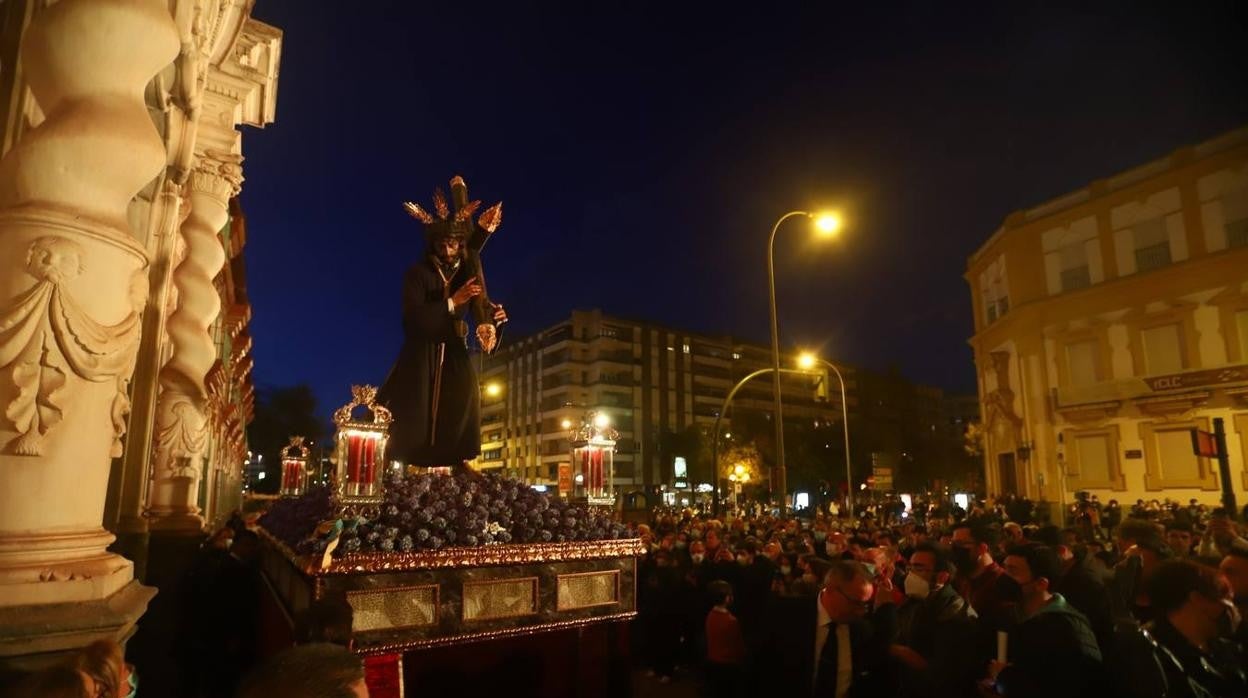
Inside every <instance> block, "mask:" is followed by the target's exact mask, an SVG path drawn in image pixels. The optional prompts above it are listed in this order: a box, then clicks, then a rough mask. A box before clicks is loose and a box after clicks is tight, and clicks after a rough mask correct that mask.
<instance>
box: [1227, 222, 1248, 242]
mask: <svg viewBox="0 0 1248 698" xmlns="http://www.w3.org/2000/svg"><path fill="white" fill-rule="evenodd" d="M1226 246H1227V247H1248V218H1243V219H1240V220H1237V221H1235V222H1233V223H1227V224H1226Z"/></svg>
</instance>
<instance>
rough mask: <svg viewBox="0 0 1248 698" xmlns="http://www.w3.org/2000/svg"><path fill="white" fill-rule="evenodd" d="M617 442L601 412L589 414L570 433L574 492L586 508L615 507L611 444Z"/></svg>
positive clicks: (613, 444)
mask: <svg viewBox="0 0 1248 698" xmlns="http://www.w3.org/2000/svg"><path fill="white" fill-rule="evenodd" d="M619 438H620V434H619V432H617V431H616V430H615V429H614V428H613V427H612V426H611V417H610V416H609V415H607V413H605V412H590V413H588V414H586V415H585V417H584V419H582V420H581V424H580V426H578V427H576V428H575V429H573V430H572V433H571V434H570V435H569V437H568V439H569V441H571V442H572V475H573V482H574V483H575V486H574V490H573V491H574V492H575V493H576V495H577V496H578V497H584V498H585V500H586V502H588V503H589V504H597V505H602V506H614V505H615V486H614V484H613V481H614V479H615V442H616V440H617V439H619Z"/></svg>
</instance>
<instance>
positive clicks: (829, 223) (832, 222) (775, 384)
mask: <svg viewBox="0 0 1248 698" xmlns="http://www.w3.org/2000/svg"><path fill="white" fill-rule="evenodd" d="M793 216H806V217H807V218H811V219H813V220H814V221H815V228H816V229H817V230H818V231H819V232H820V233H822V234H824V235H827V236H832V235H835V234H836V233H837V232H838V231H839V230H840V229H841V219H840V216H838V215H836V214H834V213H822V214H819V216H817V217H816V216H815V215H813V214H811V213H808V212H806V211H789V212H788V213H786V214H784V215H783V216H780V218H779V220H777V221H776V224H775V225H773V226H772V227H771V237H770V238H769V239H768V240H767V287H768V295H769V298H770V300H771V367H772V369H773V370H774V371H775V372H776V375H775V379H774V380H773V381H772V391H773V392H772V395H773V397H774V399H775V403H776V477H775V479H774V481H773V482H774V485H775V486H776V487H777V488H778V489H779V490H780V516H784V515H785V514H786V513H787V511H788V501H787V494H788V482H787V478H786V475H785V470H784V415H783V406H782V404H781V401H780V329H779V321H778V320H777V318H776V262H775V249H776V231H778V230H780V224H781V223H783V222H784V221H786V220H788V219H789V218H792V217H793Z"/></svg>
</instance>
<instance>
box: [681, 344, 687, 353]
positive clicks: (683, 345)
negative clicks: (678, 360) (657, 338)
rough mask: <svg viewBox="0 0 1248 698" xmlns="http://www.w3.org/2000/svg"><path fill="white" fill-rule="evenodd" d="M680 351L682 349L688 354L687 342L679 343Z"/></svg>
mask: <svg viewBox="0 0 1248 698" xmlns="http://www.w3.org/2000/svg"><path fill="white" fill-rule="evenodd" d="M681 351H683V352H685V353H686V354H688V353H689V345H688V344H682V345H681Z"/></svg>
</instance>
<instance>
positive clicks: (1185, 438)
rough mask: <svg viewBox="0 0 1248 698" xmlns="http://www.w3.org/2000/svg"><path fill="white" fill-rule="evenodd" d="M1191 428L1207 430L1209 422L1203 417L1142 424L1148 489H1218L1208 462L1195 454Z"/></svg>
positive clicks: (1146, 486) (1145, 484) (1145, 483)
mask: <svg viewBox="0 0 1248 698" xmlns="http://www.w3.org/2000/svg"><path fill="white" fill-rule="evenodd" d="M1192 429H1202V430H1204V431H1208V430H1209V420H1208V419H1203V418H1201V419H1192V420H1188V421H1185V422H1144V423H1142V424H1140V438H1141V439H1142V440H1143V441H1144V465H1145V473H1144V487H1145V489H1148V490H1164V489H1167V488H1171V487H1188V488H1200V489H1204V490H1215V489H1217V487H1218V486H1217V483H1216V482H1215V480H1214V477H1213V471H1212V469H1211V468H1210V467H1209V459H1208V458H1200V457H1197V456H1196V455H1195V454H1193V453H1192Z"/></svg>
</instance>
